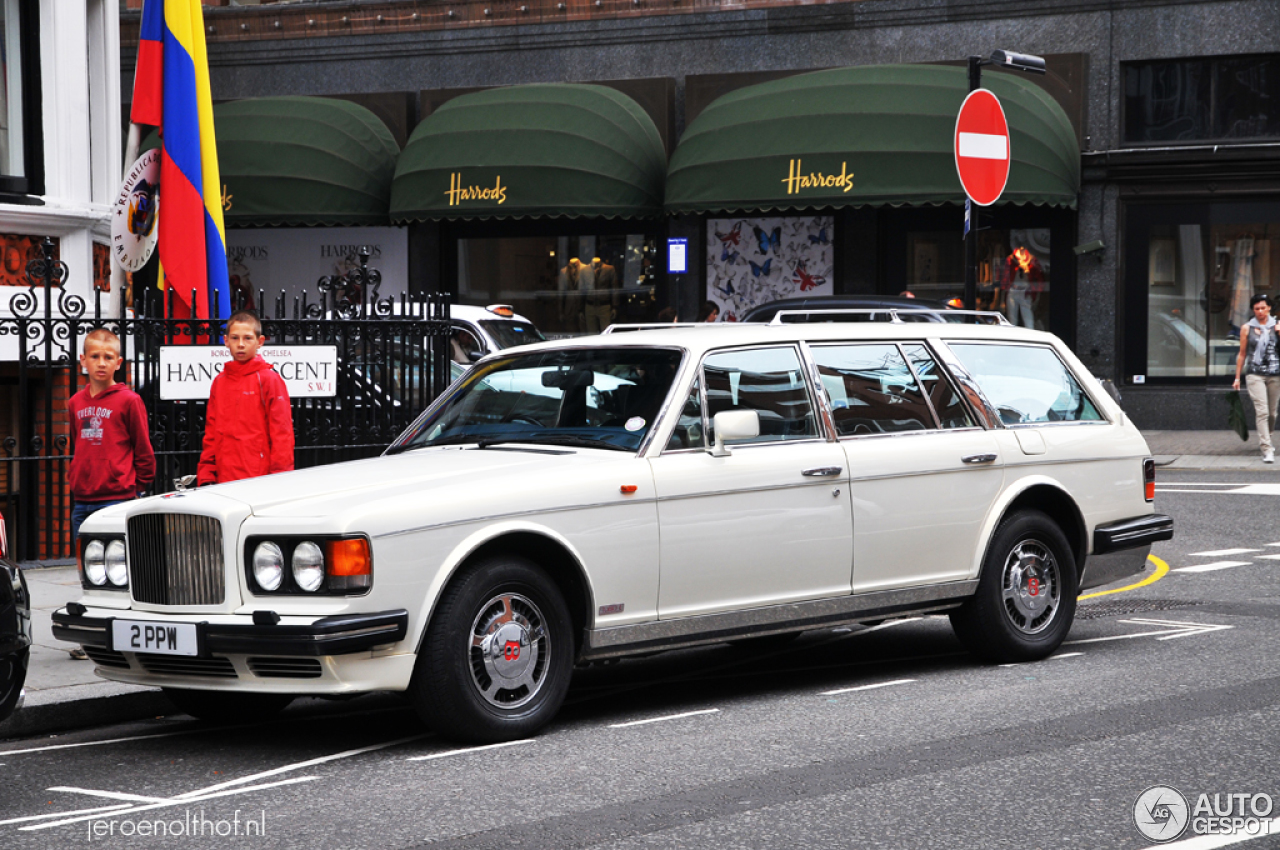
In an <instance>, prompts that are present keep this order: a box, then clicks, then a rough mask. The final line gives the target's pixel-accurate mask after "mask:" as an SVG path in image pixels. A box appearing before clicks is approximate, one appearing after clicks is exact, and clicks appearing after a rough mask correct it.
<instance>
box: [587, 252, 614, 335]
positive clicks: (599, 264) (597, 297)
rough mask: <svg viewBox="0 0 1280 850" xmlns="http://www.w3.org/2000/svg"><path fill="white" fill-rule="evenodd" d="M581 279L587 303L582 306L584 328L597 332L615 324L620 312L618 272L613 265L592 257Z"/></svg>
mask: <svg viewBox="0 0 1280 850" xmlns="http://www.w3.org/2000/svg"><path fill="white" fill-rule="evenodd" d="M582 271H583V274H582V275H581V276H580V277H579V280H580V281H581V280H582V278H583V277H585V278H586V283H585V284H583V285H582V292H583V295H584V297H585V303H584V304H583V307H582V324H583V330H585V331H586V332H587V333H589V334H596V333H600V332H601V331H603V330H604V329H605V328H607V327H609V325H611V324H613V320H614V318H615V317H616V316H617V313H618V309H617V308H618V289H617V287H618V273H617V270H616V269H614V267H613V266H611V265H609V264H608V263H606V262H604V261H602V260H601V259H600V258H599V257H592V258H591V263H590V265H587V266H584V267H583V270H582Z"/></svg>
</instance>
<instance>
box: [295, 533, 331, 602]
mask: <svg viewBox="0 0 1280 850" xmlns="http://www.w3.org/2000/svg"><path fill="white" fill-rule="evenodd" d="M293 580H294V581H295V582H297V583H298V587H300V588H302V589H303V590H305V591H307V592H308V593H312V592H314V591H317V590H319V589H320V585H322V584H324V552H322V551H320V547H319V546H317V545H316V544H314V543H312V542H311V541H310V540H305V541H303V542H302V543H299V544H298V545H297V546H296V547H295V548H294V550H293Z"/></svg>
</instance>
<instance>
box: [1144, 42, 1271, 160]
mask: <svg viewBox="0 0 1280 850" xmlns="http://www.w3.org/2000/svg"><path fill="white" fill-rule="evenodd" d="M1257 60H1270V61H1272V62H1273V63H1274V64H1275V70H1276V73H1277V76H1278V77H1280V53H1242V54H1235V55H1230V54H1229V55H1222V56H1196V57H1188V58H1173V59H1144V60H1142V61H1140V62H1122V63H1120V87H1121V92H1122V93H1121V96H1120V127H1119V130H1120V138H1121V141H1120V146H1121V147H1122V148H1148V147H1153V146H1156V147H1187V146H1195V145H1204V144H1206V143H1214V142H1216V143H1224V142H1225V143H1230V144H1237V143H1238V144H1246V143H1249V142H1260V141H1268V140H1275V139H1277V138H1280V131H1278V132H1277V133H1276V134H1273V135H1258V136H1223V135H1217V134H1216V133H1215V132H1214V125H1215V124H1216V123H1217V121H1218V114H1217V112H1218V106H1219V100H1220V98H1222V97H1224V96H1225V95H1224V94H1223V93H1221V92H1220V91H1219V82H1220V79H1221V71H1220V63H1226V62H1249V61H1257ZM1193 64H1201V65H1203V66H1204V70H1205V72H1206V73H1207V75H1208V80H1209V82H1208V86H1209V103H1208V104H1207V106H1206V109H1207V112H1208V123H1209V132H1208V134H1207V135H1204V136H1197V137H1195V138H1192V139H1155V140H1146V139H1133V138H1130V135H1129V119H1130V114H1129V109H1130V107H1129V98H1128V96H1127V95H1126V94H1124V92H1126V91H1127V88H1128V75H1129V72H1130V71H1139V70H1141V69H1143V68H1152V67H1156V66H1160V65H1182V66H1184V67H1190V66H1191V65H1193ZM1277 107H1278V108H1280V104H1277Z"/></svg>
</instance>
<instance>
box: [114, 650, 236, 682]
mask: <svg viewBox="0 0 1280 850" xmlns="http://www.w3.org/2000/svg"><path fill="white" fill-rule="evenodd" d="M138 663H139V664H141V665H142V669H144V670H146V671H147V672H148V673H159V674H161V675H165V676H212V677H214V678H218V679H234V678H236V675H237V674H236V668H235V667H234V666H233V665H232V664H231V659H229V658H222V657H220V656H217V655H215V656H213V657H211V658H193V657H190V656H186V655H151V654H148V653H139V655H138Z"/></svg>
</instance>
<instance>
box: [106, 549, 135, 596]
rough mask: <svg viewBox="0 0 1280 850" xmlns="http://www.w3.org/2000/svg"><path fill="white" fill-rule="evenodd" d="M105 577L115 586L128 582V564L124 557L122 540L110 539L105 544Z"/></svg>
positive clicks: (121, 585)
mask: <svg viewBox="0 0 1280 850" xmlns="http://www.w3.org/2000/svg"><path fill="white" fill-rule="evenodd" d="M106 562H107V579H108V580H109V581H110V582H111V583H112V584H114V585H115V586H116V587H124V586H125V585H127V584H128V583H129V569H128V564H127V563H126V562H125V558H124V541H123V540H112V541H111V542H110V543H108V544H107V556H106Z"/></svg>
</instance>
